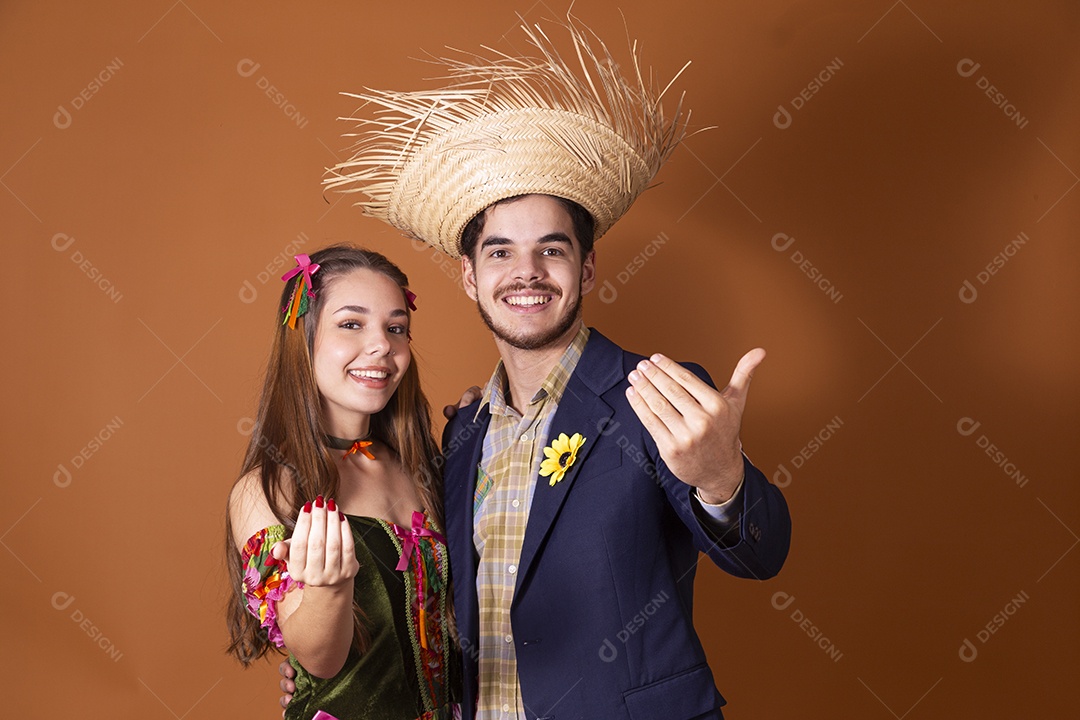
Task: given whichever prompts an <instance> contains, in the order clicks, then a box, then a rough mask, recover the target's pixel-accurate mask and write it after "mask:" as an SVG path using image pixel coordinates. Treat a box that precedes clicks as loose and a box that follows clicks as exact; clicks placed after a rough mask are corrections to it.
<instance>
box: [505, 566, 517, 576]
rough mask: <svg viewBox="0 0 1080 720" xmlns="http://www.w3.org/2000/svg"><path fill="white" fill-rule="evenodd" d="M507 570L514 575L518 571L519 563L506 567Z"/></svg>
mask: <svg viewBox="0 0 1080 720" xmlns="http://www.w3.org/2000/svg"><path fill="white" fill-rule="evenodd" d="M506 572H508V573H510V574H511V575H513V574H514V573H516V572H517V565H511V566H510V567H508V568H506Z"/></svg>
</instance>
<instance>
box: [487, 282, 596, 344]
mask: <svg viewBox="0 0 1080 720" xmlns="http://www.w3.org/2000/svg"><path fill="white" fill-rule="evenodd" d="M518 290H542V291H543V292H545V293H550V294H552V295H554V296H556V297H561V293H559V292H558V290H557V289H555V288H552V287H548V286H545V285H531V286H517V287H512V288H509V289H507V290H505V291H503V292H502V293H501V294H500V296H499V299H498V300H496V302H502V298H503V297H505V296H506V294H507V293H511V292H517V291H518ZM581 301H582V297H581V286H580V283H579V285H578V295H577V302H575V303H574V304H573V305H572V306H571V307H569V308H567V310H566V314H565V315H563V316H562V317H561V318H559V321H558V322H557V323H555V325H554V326H553V327H552V328H551V329H550V330H546V331H542V332H540V333H539V334H535V335H523V334H513V333H511V331H510V330H508V329H507V328H504V327H499V326H498V325H496V324H495V321H494V319H493V318H492V317H491V315H489V314H488V312H487V310H485V309H484V306H483V305H481V304H480V298H479V297H477V299H476V309H477V310H479V311H480V317H482V318H483V319H484V324H485V325H487V326H488V329H489V330H491V332H492V333H493V334H494V335H495V337H496V338H498V339H499V340H502V341H503V342H505V343H506V344H507V345H509V346H511V347H514V348H517V349H518V350H539V349H541V348H546V347H547V346H549V345H551V344H552V343H554V342H555V341H556V340H558V339H559V338H561V337H562V336H563V335H565V334H566V333H567V331H569V330H570V328H572V327H573V326H574V323H576V322H577V321H578V318H579V317H580V316H581V304H582V303H581Z"/></svg>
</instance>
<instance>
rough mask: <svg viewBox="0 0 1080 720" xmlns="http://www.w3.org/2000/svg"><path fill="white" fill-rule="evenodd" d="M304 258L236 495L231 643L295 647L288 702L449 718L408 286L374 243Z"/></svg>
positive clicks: (322, 711)
mask: <svg viewBox="0 0 1080 720" xmlns="http://www.w3.org/2000/svg"><path fill="white" fill-rule="evenodd" d="M296 259H297V267H296V268H294V269H293V270H291V271H290V272H289V273H286V275H285V276H284V278H283V279H285V280H286V287H285V290H284V291H283V293H282V308H283V311H282V312H283V314H284V318H281V317H280V316H279V320H278V328H277V331H276V335H275V341H274V347H273V351H272V353H271V357H270V363H269V366H268V368H267V373H266V381H265V385H264V387H263V392H262V398H261V400H260V404H259V413H258V419H257V421H256V424H255V428H254V431H253V432H252V435H251V441H250V443H249V445H248V450H247V455H246V457H245V459H244V466H243V470H242V476H241V477H240V479H239V480H238V481H237V483H236V485H235V486H234V487H233V490H232V493H231V495H230V497H229V510H228V517H227V522H226V545H227V549H228V552H229V553H230V555H229V558H230V564H229V571H230V578H231V580H232V586H233V589H234V592H235V596H234V598H233V600H232V602H231V604H230V606H229V609H228V624H229V632H230V636H231V643H230V645H229V652H230V653H231V654H233V655H235V656H236V657H237V659H239V660H240V661H241V662H242V663H244V664H245V665H248V664H250V663H251V662H252V661H253V660H255V659H257V658H259V657H262V656H264V655H265V654H266V653H267V651H268V650H269V649H270V648H271V646H272V645H274V646H277V647H282V646H284V647H285V648H286V649H288V651H289V655H290V657H289V662H290V663H291V664H292V665H293V667H295V668H296V671H297V677H296V693H295V694H294V696H293V700H292V702H291V703H290V704H289V707H288V708H287V710H286V713H285V717H286V718H312V717H316V718H326V717H328V716H329V717H335V718H339V719H340V720H347V718H380V719H384V718H385V719H386V720H390V719H393V718H401V719H402V720H411V719H412V718H418V717H422V718H431V719H441V718H448V717H451V716H452V715H453V713H454V709H455V708H454V703H455V702H456V700H457V697H458V692H457V689H458V684H459V678H458V674H457V673H458V668H457V662H456V648H454V647H453V641H452V639H451V635H452V626H453V618H452V603H451V602H450V599H449V597H448V587H447V580H448V568H447V562H446V557H447V556H446V548H445V546H444V541H443V538H442V535H441V530H440V528H441V527H442V517H441V503H440V502H439V493H440V487H439V478H440V476H439V465H438V459H439V449H438V447H437V445H436V444H435V442H434V440H433V439H432V437H431V421H430V413H429V409H428V403H427V400H426V398H425V397H424V394H423V392H422V391H421V389H420V380H419V375H418V373H417V370H416V366H415V365H414V364H413V363H412V362H411V360H412V357H411V352H410V349H409V340H410V337H409V322H410V318H411V315H410V309H414V308H413V307H412V304H413V303H412V301H413V299H414V298H415V296H414V295H413V294H412V293H411V292H409V290H408V289H407V285H408V278H406V276H405V275H404V274H403V273H402V272H401V270H399V269H398V268H397V267H396V266H395V265H393V264H392V263H391V262H390V261H389V260H387V259H386V258H385V257H383V256H382V255H380V254H378V253H375V252H370V251H366V250H360V249H357V248H353V247H349V246H333V247H329V248H326V249H324V250H320V251H318V252H316V253H314V254H313V255H312V256H311V257H310V259H309V258H308V257H307V256H304V255H298V256H297V257H296ZM286 537H290V540H287V541H285V538H286ZM283 541H284V542H283Z"/></svg>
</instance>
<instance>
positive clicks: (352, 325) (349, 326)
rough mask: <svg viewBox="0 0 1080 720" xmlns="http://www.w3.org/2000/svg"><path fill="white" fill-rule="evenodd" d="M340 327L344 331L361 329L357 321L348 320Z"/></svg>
mask: <svg viewBox="0 0 1080 720" xmlns="http://www.w3.org/2000/svg"><path fill="white" fill-rule="evenodd" d="M338 327H340V328H342V329H344V330H357V329H359V328H360V323H358V322H356V321H355V320H346V321H345V322H343V323H341V324H340V325H338Z"/></svg>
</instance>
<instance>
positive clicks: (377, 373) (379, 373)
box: [349, 370, 390, 380]
mask: <svg viewBox="0 0 1080 720" xmlns="http://www.w3.org/2000/svg"><path fill="white" fill-rule="evenodd" d="M349 374H350V375H352V376H353V377H362V378H370V379H372V380H385V379H386V378H388V377H390V373H388V372H386V371H385V370H350V371H349Z"/></svg>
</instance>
